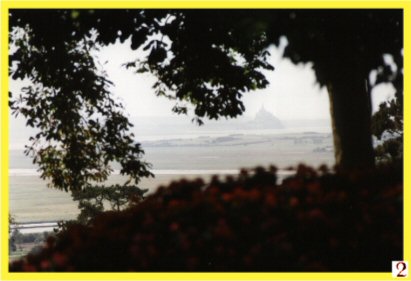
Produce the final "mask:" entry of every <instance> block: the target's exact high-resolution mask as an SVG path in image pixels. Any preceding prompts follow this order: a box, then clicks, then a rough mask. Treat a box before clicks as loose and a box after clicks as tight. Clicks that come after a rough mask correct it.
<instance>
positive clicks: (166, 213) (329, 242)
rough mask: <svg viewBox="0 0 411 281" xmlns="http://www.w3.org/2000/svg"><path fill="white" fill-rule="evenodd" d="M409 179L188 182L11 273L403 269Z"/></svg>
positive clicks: (267, 173)
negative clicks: (398, 264)
mask: <svg viewBox="0 0 411 281" xmlns="http://www.w3.org/2000/svg"><path fill="white" fill-rule="evenodd" d="M402 210H403V180H402V170H401V169H395V168H392V167H383V168H381V167H380V168H378V169H377V170H375V171H367V172H364V171H363V172H355V173H349V174H347V173H345V174H343V173H338V172H329V171H328V170H327V168H325V167H322V168H321V169H319V170H315V169H312V168H309V167H306V166H303V165H300V166H299V167H298V168H297V172H296V174H295V175H294V176H292V177H290V178H288V179H286V180H284V181H283V182H282V183H281V184H277V176H276V169H275V168H274V167H271V168H269V169H263V168H257V169H255V170H254V171H252V172H249V173H248V172H246V171H242V172H241V174H240V175H239V176H237V177H227V178H226V179H224V180H220V179H219V178H217V177H215V178H213V179H212V180H211V181H210V182H209V183H204V182H203V181H202V180H200V179H198V180H194V181H187V180H181V181H178V182H172V183H171V184H170V185H169V186H167V187H160V188H159V189H158V191H157V192H156V193H155V194H153V195H151V196H149V197H147V198H146V199H145V200H144V201H143V202H142V203H140V204H138V205H137V206H135V207H133V208H130V209H128V210H125V211H121V212H106V213H104V214H103V215H101V216H99V217H97V218H96V219H95V220H94V221H93V222H92V224H91V225H90V226H84V225H73V226H70V227H69V228H68V230H66V231H63V232H61V233H59V234H58V235H57V237H56V238H49V239H48V241H47V243H46V245H45V246H44V248H43V250H42V251H41V252H39V253H37V254H35V255H33V254H31V255H28V256H27V257H25V258H24V259H22V260H19V261H16V262H14V263H12V264H10V270H11V271H137V272H141V271H144V272H147V271H154V272H159V271H287V272H290V271H292V272H294V271H390V270H391V261H392V260H402V255H403V253H402V248H403V237H402V232H403V231H402V227H403V214H402Z"/></svg>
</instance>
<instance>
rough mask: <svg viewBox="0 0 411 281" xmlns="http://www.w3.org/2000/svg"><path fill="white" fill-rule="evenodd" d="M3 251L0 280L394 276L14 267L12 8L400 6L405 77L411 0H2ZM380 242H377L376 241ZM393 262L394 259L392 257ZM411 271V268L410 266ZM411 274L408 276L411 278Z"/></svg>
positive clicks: (408, 251)
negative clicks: (40, 270)
mask: <svg viewBox="0 0 411 281" xmlns="http://www.w3.org/2000/svg"><path fill="white" fill-rule="evenodd" d="M0 5H1V11H0V13H1V19H0V22H1V57H0V64H1V72H0V73H1V98H0V102H1V106H0V118H1V123H0V124H1V138H0V144H1V152H0V153H1V162H0V169H1V171H0V172H1V194H0V196H1V198H0V199H1V200H0V202H1V209H0V215H1V216H0V218H1V226H0V230H1V243H0V244H1V245H0V246H1V247H0V249H1V255H0V266H1V272H0V280H137V279H138V280H215V279H217V280H274V279H276V280H277V279H280V280H348V279H355V280H386V279H393V277H392V275H391V272H387V273H372V272H369V273H183V272H181V273H10V272H9V259H8V228H9V223H8V214H9V212H8V210H9V194H8V186H9V185H8V163H9V162H8V160H9V159H8V143H9V139H8V137H9V136H8V133H9V121H8V119H9V118H8V116H9V113H8V91H9V88H8V82H9V79H8V11H9V9H15V8H16V9H34V8H55V9H57V8H101V9H109V8H175V9H177V8H219V9H224V8H279V9H281V8H335V9H343V8H353V9H364V8H376V9H389V8H397V9H398V8H399V9H403V11H404V77H408V76H407V75H408V72H410V69H411V56H410V55H409V53H407V52H410V50H411V47H410V44H411V37H410V35H411V1H410V0H403V1H389V0H386V1H382V0H368V1H354V0H345V1H330V0H329V1H308V0H306V1H275V0H271V1H270V0H266V1H264V0H259V1H244V0H231V1H230V0H223V1H218V0H208V1H203V0H201V1H184V0H179V1H172V0H168V1H167V0H163V1H157V0H151V1H150V0H143V1H132V0H131V1H110V0H103V1H101V0H100V1H97V0H94V1H90V0H87V1H81V0H74V1H50V0H45V1H38V0H26V1H21V0H1V2H0ZM409 89H411V79H409V78H406V79H404V91H405V92H409V91H410V90H409ZM410 99H411V97H408V96H407V94H404V154H405V158H404V159H405V160H404V161H405V162H404V171H411V163H410V161H409V159H407V157H406V156H407V155H410V149H411V148H410V145H409V143H408V142H407V141H408V140H409V139H410V136H409V134H410V130H411V128H410V127H411V124H410V122H411V121H409V120H408V119H409V115H410V108H411V105H410ZM410 179H411V177H410V174H407V172H404V237H405V238H404V260H406V261H411V260H410V258H411V243H410V237H411V224H410V222H411V212H410V211H411V206H410V203H411V197H410V196H411V190H410ZM376 246H377V245H376ZM387 262H388V263H391V261H387ZM409 272H410V270H409ZM410 274H411V272H410V273H409V276H408V277H406V278H402V279H405V280H409V279H410Z"/></svg>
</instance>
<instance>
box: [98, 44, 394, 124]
mask: <svg viewBox="0 0 411 281" xmlns="http://www.w3.org/2000/svg"><path fill="white" fill-rule="evenodd" d="M129 45H130V42H129V41H126V42H125V43H124V44H114V45H110V46H108V47H105V48H102V50H101V52H100V53H99V55H98V57H99V60H100V62H101V63H103V64H104V63H106V64H104V68H105V69H106V71H107V73H108V75H109V78H110V79H111V80H112V81H113V82H114V84H115V87H114V89H113V92H114V93H115V94H116V95H117V96H118V97H120V98H121V99H122V100H123V102H124V104H125V106H126V109H127V111H128V112H129V113H130V115H131V116H172V115H173V113H172V112H171V108H172V107H173V105H174V104H175V103H174V101H170V100H168V99H167V98H165V97H156V96H155V95H154V91H153V89H152V88H151V86H152V85H153V83H154V81H155V78H154V77H153V76H152V75H150V74H147V73H145V74H136V73H133V71H132V70H126V69H125V68H124V67H122V66H121V65H122V64H123V63H124V62H127V61H130V60H132V59H134V58H136V57H138V54H139V53H136V52H133V51H132V50H131V49H130V47H129ZM270 53H271V57H270V59H269V61H270V63H271V64H272V65H273V66H274V67H275V70H274V71H267V72H265V74H266V76H267V78H268V80H269V82H270V85H269V86H268V88H266V89H263V90H258V91H255V92H252V93H246V94H245V96H244V99H243V100H244V103H245V107H246V112H245V115H247V116H254V115H255V114H256V112H257V111H258V110H259V109H260V108H261V106H263V105H264V107H265V109H267V110H268V111H270V112H272V113H273V114H274V115H276V116H277V117H278V118H280V119H282V120H290V119H291V120H293V119H329V118H330V112H329V101H328V94H327V91H326V90H325V89H320V88H319V85H318V84H317V83H316V79H315V75H314V71H313V70H312V65H311V64H299V65H294V64H293V63H292V62H291V61H290V60H288V59H284V58H282V54H281V50H280V49H279V48H275V47H271V48H270ZM391 96H393V88H392V87H390V86H387V85H381V86H379V87H377V89H374V93H373V97H374V100H373V105H374V106H373V107H374V108H376V106H377V105H378V104H379V103H380V102H381V101H382V100H385V99H387V98H388V97H391Z"/></svg>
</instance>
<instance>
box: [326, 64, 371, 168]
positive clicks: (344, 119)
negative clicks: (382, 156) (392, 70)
mask: <svg viewBox="0 0 411 281" xmlns="http://www.w3.org/2000/svg"><path fill="white" fill-rule="evenodd" d="M334 71H335V70H334ZM336 74H337V75H336V76H334V78H333V81H332V82H331V83H329V84H328V86H327V88H328V93H329V97H330V110H331V119H332V128H333V135H334V153H335V161H336V165H337V167H339V168H341V169H344V170H351V169H367V168H372V167H374V164H375V163H374V150H373V146H372V139H371V97H370V93H369V92H368V90H367V85H366V80H365V79H361V77H366V76H363V75H360V74H359V73H355V71H353V69H352V68H351V69H346V71H344V70H343V69H341V68H340V69H339V70H338V73H336Z"/></svg>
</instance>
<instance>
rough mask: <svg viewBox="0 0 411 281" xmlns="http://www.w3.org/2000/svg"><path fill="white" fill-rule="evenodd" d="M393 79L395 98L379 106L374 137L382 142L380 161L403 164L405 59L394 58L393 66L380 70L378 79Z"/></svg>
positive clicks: (374, 126) (378, 152)
mask: <svg viewBox="0 0 411 281" xmlns="http://www.w3.org/2000/svg"><path fill="white" fill-rule="evenodd" d="M387 76H388V77H391V80H392V81H391V82H392V85H393V87H394V89H395V97H394V98H393V99H391V100H388V101H385V102H383V103H381V104H380V105H379V110H378V111H377V112H376V113H375V114H374V115H373V116H372V123H371V125H372V126H371V129H372V133H373V135H375V136H376V138H377V139H378V140H380V141H381V144H379V145H378V146H377V147H376V149H375V150H376V151H375V152H376V157H377V160H379V161H388V162H400V163H401V162H402V161H403V159H404V85H403V80H404V73H403V57H402V55H400V54H398V55H396V56H393V63H392V64H387V63H386V64H385V67H381V68H380V69H379V73H378V75H377V79H380V78H381V77H387Z"/></svg>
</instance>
